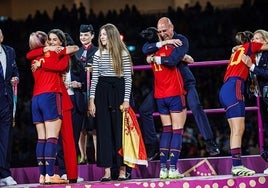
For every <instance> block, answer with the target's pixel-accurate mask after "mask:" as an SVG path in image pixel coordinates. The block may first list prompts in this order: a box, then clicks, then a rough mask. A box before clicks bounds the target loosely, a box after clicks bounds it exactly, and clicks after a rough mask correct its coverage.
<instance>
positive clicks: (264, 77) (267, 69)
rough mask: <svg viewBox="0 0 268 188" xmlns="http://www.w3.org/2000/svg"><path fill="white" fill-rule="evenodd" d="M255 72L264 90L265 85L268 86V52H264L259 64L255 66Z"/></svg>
mask: <svg viewBox="0 0 268 188" xmlns="http://www.w3.org/2000/svg"><path fill="white" fill-rule="evenodd" d="M253 73H254V74H256V75H257V80H258V82H259V87H260V90H261V92H262V90H263V87H264V86H268V52H266V51H263V52H262V56H261V58H260V61H259V64H258V65H256V66H255V68H254V70H253Z"/></svg>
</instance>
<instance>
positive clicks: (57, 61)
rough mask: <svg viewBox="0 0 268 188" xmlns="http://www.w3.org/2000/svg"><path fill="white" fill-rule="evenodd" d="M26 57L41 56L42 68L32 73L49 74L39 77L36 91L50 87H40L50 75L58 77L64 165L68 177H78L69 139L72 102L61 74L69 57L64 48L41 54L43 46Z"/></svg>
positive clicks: (70, 136) (72, 148)
mask: <svg viewBox="0 0 268 188" xmlns="http://www.w3.org/2000/svg"><path fill="white" fill-rule="evenodd" d="M26 57H27V59H30V60H32V59H40V57H43V58H44V59H45V61H44V62H43V61H42V68H41V69H38V70H37V71H35V72H34V74H36V75H34V76H36V77H38V76H40V75H39V74H44V75H47V76H48V75H49V76H51V78H50V79H46V78H44V79H46V80H42V79H40V84H41V85H40V88H41V89H39V86H38V88H37V89H36V93H38V92H39V91H44V90H48V89H49V88H50V89H51V87H49V86H48V87H45V88H46V89H42V87H44V81H52V80H53V78H52V77H54V76H56V75H57V77H58V78H56V77H55V81H56V83H55V87H57V88H59V92H60V93H61V94H62V95H61V96H62V126H61V135H62V144H63V152H64V161H65V167H66V172H67V177H68V179H77V177H78V168H77V158H76V156H77V154H76V149H75V143H74V139H71V138H72V137H73V126H72V115H71V109H72V108H73V104H72V101H71V99H70V96H69V95H68V93H67V90H66V87H65V84H64V82H63V79H62V76H61V72H62V73H64V72H65V71H66V70H67V68H68V65H69V59H70V57H69V56H68V55H66V49H65V48H64V50H62V51H61V52H60V54H58V53H56V52H52V51H49V52H48V53H45V54H43V48H39V49H34V50H31V51H30V52H28V54H27V56H26ZM32 63H34V60H33V61H32ZM38 71H40V72H38ZM52 74H53V76H52ZM35 84H36V83H35ZM38 84H39V83H38ZM42 84H43V85H42ZM52 89H53V88H52ZM50 92H52V91H50Z"/></svg>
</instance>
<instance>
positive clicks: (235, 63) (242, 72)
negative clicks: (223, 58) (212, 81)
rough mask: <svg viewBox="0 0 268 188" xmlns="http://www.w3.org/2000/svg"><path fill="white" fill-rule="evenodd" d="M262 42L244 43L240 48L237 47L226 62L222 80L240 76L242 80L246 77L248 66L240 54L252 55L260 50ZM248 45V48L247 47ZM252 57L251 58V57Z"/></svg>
mask: <svg viewBox="0 0 268 188" xmlns="http://www.w3.org/2000/svg"><path fill="white" fill-rule="evenodd" d="M262 45H263V44H261V43H256V42H251V43H245V44H243V45H242V46H241V47H240V48H238V49H237V50H236V51H235V52H234V53H233V54H232V55H231V58H230V60H229V63H228V67H227V70H226V72H225V75H224V82H225V81H226V80H227V79H228V78H229V77H240V78H242V79H243V80H244V81H245V80H246V79H247V77H248V74H249V68H248V67H247V65H245V63H243V61H242V59H241V58H242V55H243V54H247V55H249V56H251V57H253V56H254V55H255V54H256V53H257V52H259V51H260V50H261V47H262ZM249 47H250V49H249ZM251 59H253V58H251Z"/></svg>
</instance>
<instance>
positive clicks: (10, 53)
mask: <svg viewBox="0 0 268 188" xmlns="http://www.w3.org/2000/svg"><path fill="white" fill-rule="evenodd" d="M2 47H3V49H4V51H5V53H6V64H7V66H6V77H5V79H4V78H3V76H0V96H3V95H7V96H8V102H9V104H10V105H13V91H12V86H11V83H10V81H11V78H12V77H18V78H19V72H18V68H17V64H16V60H15V58H16V54H15V50H14V49H13V48H12V47H10V46H6V45H2ZM0 104H1V102H0Z"/></svg>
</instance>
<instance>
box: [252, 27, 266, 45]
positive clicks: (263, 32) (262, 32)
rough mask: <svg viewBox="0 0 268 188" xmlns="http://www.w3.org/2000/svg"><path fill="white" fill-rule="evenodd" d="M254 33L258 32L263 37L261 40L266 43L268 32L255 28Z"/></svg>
mask: <svg viewBox="0 0 268 188" xmlns="http://www.w3.org/2000/svg"><path fill="white" fill-rule="evenodd" d="M256 33H260V34H261V36H262V38H263V40H264V41H265V42H266V43H268V32H267V31H265V30H263V29H258V30H256V31H255V32H254V35H255V34H256Z"/></svg>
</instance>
